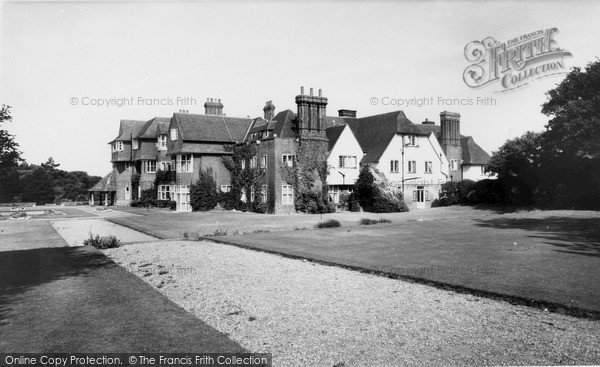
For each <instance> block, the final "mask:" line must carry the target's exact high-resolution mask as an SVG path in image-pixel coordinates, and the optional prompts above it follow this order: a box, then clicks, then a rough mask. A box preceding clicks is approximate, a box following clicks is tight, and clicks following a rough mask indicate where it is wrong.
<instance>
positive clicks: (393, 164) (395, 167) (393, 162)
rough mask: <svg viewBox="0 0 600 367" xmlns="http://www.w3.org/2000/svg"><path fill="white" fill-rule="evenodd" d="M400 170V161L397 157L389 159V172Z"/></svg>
mask: <svg viewBox="0 0 600 367" xmlns="http://www.w3.org/2000/svg"><path fill="white" fill-rule="evenodd" d="M398 172H400V162H399V161H398V160H397V159H392V160H390V173H398Z"/></svg>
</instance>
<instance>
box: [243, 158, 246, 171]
mask: <svg viewBox="0 0 600 367" xmlns="http://www.w3.org/2000/svg"><path fill="white" fill-rule="evenodd" d="M242 169H246V160H245V159H242Z"/></svg>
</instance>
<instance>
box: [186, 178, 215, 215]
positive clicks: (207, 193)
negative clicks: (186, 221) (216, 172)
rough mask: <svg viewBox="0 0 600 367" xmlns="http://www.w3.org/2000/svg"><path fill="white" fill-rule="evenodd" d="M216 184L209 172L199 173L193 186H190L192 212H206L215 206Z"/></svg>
mask: <svg viewBox="0 0 600 367" xmlns="http://www.w3.org/2000/svg"><path fill="white" fill-rule="evenodd" d="M217 199H218V196H217V184H216V183H215V179H214V178H213V176H212V175H211V174H210V172H200V177H199V178H198V181H196V183H195V184H193V185H191V186H190V202H191V204H192V210H193V211H208V210H212V209H214V208H215V207H216V206H217Z"/></svg>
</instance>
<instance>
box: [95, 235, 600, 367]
mask: <svg viewBox="0 0 600 367" xmlns="http://www.w3.org/2000/svg"><path fill="white" fill-rule="evenodd" d="M105 253H106V254H107V255H108V256H109V257H111V258H112V259H113V260H115V261H116V262H118V263H120V264H121V265H122V266H124V267H126V268H127V269H129V270H130V271H131V272H133V273H135V274H137V275H138V276H140V277H141V278H142V279H143V280H145V281H146V282H148V283H149V284H151V285H153V286H154V287H156V288H158V289H160V291H161V292H163V293H164V294H165V295H167V296H168V297H169V298H170V299H171V300H173V301H174V302H176V303H177V304H179V305H180V306H182V307H183V308H184V309H186V310H188V311H189V312H191V313H193V314H194V315H196V316H197V317H198V318H200V319H202V320H203V321H205V322H207V323H208V324H209V325H211V326H213V327H215V328H216V329H217V330H220V331H222V332H224V333H226V334H228V335H229V336H230V337H231V338H232V339H233V340H234V341H237V342H238V343H240V344H241V345H242V346H243V347H246V348H247V349H249V350H252V351H254V352H267V353H273V360H274V363H273V365H274V366H329V367H331V366H334V365H337V366H344V367H347V366H367V365H368V366H401V365H411V366H412V365H523V364H527V365H550V364H598V363H600V322H598V321H589V320H584V319H577V318H572V317H568V316H564V315H559V314H553V313H548V312H543V311H540V310H536V309H532V308H528V307H524V306H513V305H510V304H508V303H505V302H499V301H494V300H489V299H485V298H479V297H474V296H470V295H464V294H457V293H453V292H448V291H444V290H439V289H436V288H431V287H427V286H424V285H419V284H412V283H407V282H403V281H399V280H393V279H388V278H383V277H378V276H374V275H369V274H362V273H359V272H354V271H350V270H346V269H341V268H336V267H330V266H324V265H320V264H315V263H311V262H308V261H299V260H293V259H288V258H283V257H280V256H277V255H271V254H266V253H261V252H255V251H250V250H246V249H240V248H237V247H233V246H226V245H219V244H215V243H211V242H184V241H162V242H158V243H146V244H141V243H140V244H135V245H129V246H124V247H121V248H119V249H112V250H106V251H105ZM342 363H343V364H342Z"/></svg>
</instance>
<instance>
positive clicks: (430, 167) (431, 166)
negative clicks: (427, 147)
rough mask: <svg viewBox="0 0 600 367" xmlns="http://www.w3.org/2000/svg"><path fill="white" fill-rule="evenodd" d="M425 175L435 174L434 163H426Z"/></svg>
mask: <svg viewBox="0 0 600 367" xmlns="http://www.w3.org/2000/svg"><path fill="white" fill-rule="evenodd" d="M428 168H429V169H428ZM425 173H427V174H432V173H433V162H432V161H425Z"/></svg>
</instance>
